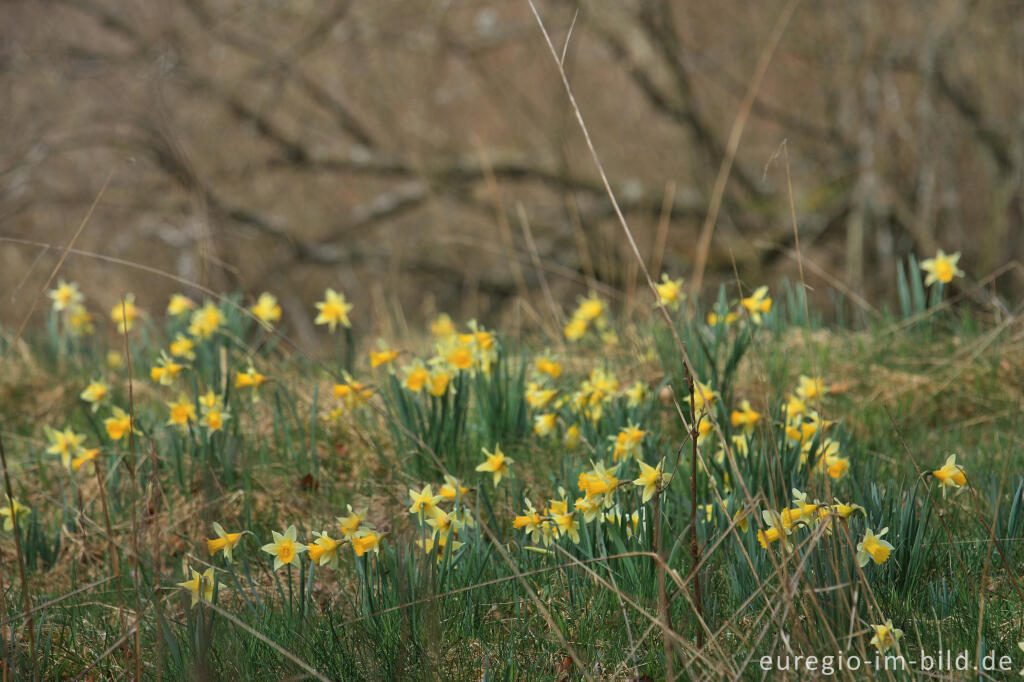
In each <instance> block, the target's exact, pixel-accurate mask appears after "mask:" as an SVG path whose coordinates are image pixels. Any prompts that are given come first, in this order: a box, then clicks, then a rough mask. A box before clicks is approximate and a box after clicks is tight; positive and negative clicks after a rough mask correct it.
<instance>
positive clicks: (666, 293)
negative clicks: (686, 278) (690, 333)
mask: <svg viewBox="0 0 1024 682" xmlns="http://www.w3.org/2000/svg"><path fill="white" fill-rule="evenodd" d="M654 287H655V289H657V291H658V302H660V303H661V304H662V305H664V306H665V307H666V308H671V309H673V310H675V309H677V308H678V307H679V306H680V305H681V304H682V303H683V301H685V300H686V294H685V293H683V280H682V279H676V280H673V279H669V276H668V273H665V272H663V273H661V283H659V284H655V285H654Z"/></svg>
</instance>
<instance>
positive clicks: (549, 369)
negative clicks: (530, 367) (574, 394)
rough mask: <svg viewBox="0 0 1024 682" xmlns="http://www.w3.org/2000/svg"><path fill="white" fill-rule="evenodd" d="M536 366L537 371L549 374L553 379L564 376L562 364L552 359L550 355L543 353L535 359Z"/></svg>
mask: <svg viewBox="0 0 1024 682" xmlns="http://www.w3.org/2000/svg"><path fill="white" fill-rule="evenodd" d="M534 366H535V367H536V368H537V371H538V372H540V373H541V374H547V375H548V376H549V377H551V378H552V379H557V378H558V377H560V376H562V365H561V364H559V363H558V362H555V361H554V360H552V359H551V357H550V356H547V355H543V356H541V357H539V358H537V359H536V360H535V361H534Z"/></svg>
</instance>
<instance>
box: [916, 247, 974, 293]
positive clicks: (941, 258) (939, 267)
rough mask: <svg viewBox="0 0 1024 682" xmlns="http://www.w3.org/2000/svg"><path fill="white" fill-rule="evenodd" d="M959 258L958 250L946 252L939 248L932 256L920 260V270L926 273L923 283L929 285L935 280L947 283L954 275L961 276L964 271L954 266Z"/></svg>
mask: <svg viewBox="0 0 1024 682" xmlns="http://www.w3.org/2000/svg"><path fill="white" fill-rule="evenodd" d="M959 260H960V252H959V251H957V252H956V253H953V254H946V253H944V252H943V251H942V249H939V252H938V253H937V254H935V257H934V258H928V259H926V260H923V261H921V270H922V271H923V272H926V273H928V276H927V277H925V278H924V285H925V286H928V287H930V286H931V285H933V284H935V283H936V282H941V283H942V284H949V283H950V282H952V281H953V278H954V277H963V276H964V271H963V270H961V269H960V268H958V267H957V266H956V264H957V262H959Z"/></svg>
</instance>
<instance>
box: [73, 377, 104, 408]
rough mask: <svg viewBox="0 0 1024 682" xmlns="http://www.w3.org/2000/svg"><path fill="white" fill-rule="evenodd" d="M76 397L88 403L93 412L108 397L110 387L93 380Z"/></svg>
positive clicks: (102, 382)
mask: <svg viewBox="0 0 1024 682" xmlns="http://www.w3.org/2000/svg"><path fill="white" fill-rule="evenodd" d="M78 397H80V398H81V399H82V400H84V401H85V402H87V403H89V407H90V409H92V411H93V412H95V411H96V410H98V409H100V405H102V404H103V403H104V402H106V401H107V399H108V398H109V397H110V386H109V385H108V384H107V383H106V382H105V381H101V380H99V379H95V380H93V381H90V382H89V385H88V386H86V387H85V390H84V391H82V392H81V393H80V394H79V396H78Z"/></svg>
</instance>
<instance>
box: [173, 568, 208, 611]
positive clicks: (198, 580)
mask: <svg viewBox="0 0 1024 682" xmlns="http://www.w3.org/2000/svg"><path fill="white" fill-rule="evenodd" d="M189 571H190V572H191V573H192V578H191V580H186V581H185V582H183V583H178V586H179V587H184V588H185V589H186V590H188V591H189V592H191V593H192V606H195V605H196V604H198V603H199V602H200V600H201V601H204V602H207V603H210V602H212V601H213V587H214V583H215V582H216V580H217V579H216V577H215V576H214V574H213V568H208V569H206V570H205V571H203V572H202V573H199V571H197V570H195V569H194V568H191V567H189Z"/></svg>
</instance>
